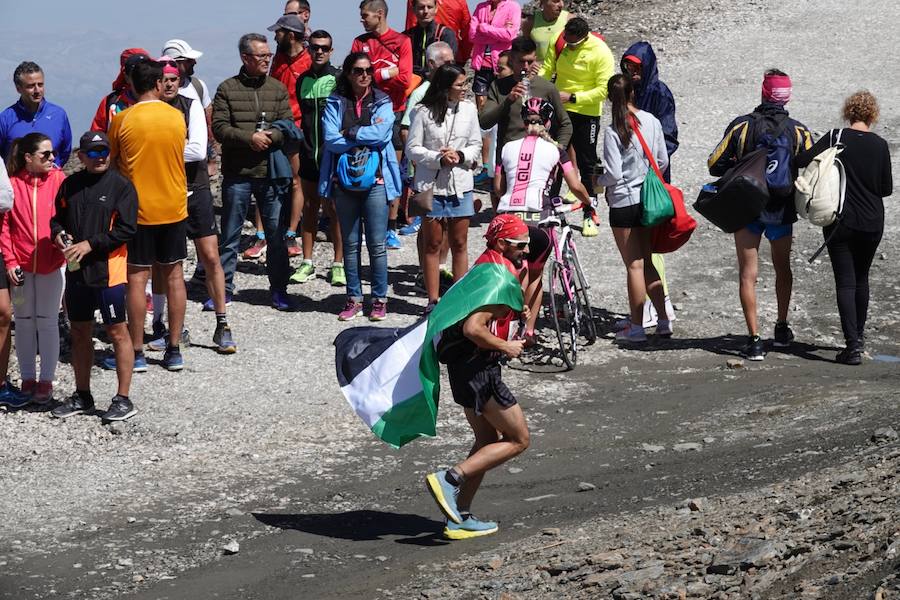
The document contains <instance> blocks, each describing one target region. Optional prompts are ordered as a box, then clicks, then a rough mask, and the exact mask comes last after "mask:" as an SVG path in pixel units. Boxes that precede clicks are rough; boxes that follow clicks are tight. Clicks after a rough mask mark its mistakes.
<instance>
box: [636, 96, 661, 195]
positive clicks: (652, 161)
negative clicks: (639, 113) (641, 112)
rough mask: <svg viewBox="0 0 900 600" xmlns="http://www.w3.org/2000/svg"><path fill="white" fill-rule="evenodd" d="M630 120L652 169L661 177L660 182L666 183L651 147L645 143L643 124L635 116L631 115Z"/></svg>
mask: <svg viewBox="0 0 900 600" xmlns="http://www.w3.org/2000/svg"><path fill="white" fill-rule="evenodd" d="M628 118H629V119H631V130H632V131H634V134H635V135H636V136H637V139H638V141H639V142H640V143H641V148H643V149H644V156H645V157H646V158H647V161H648V162H649V163H650V167H651V168H652V169H653V171H654V172H655V173H656V176H657V177H659V180H660V181H665V179H663V176H662V172H661V171H660V170H659V165H657V164H656V158H654V157H653V151H651V150H650V146H648V145H647V142H646V141H644V136H643V135H641V124H640V123H638V120H637V118H635V116H634V115H633V114H630V113H629V115H628Z"/></svg>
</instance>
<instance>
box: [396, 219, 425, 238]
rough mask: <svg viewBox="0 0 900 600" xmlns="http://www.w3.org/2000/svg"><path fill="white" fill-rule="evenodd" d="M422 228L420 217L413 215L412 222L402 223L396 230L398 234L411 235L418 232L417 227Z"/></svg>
mask: <svg viewBox="0 0 900 600" xmlns="http://www.w3.org/2000/svg"><path fill="white" fill-rule="evenodd" d="M421 228H422V217H414V218H413V220H412V223H410V224H409V225H404V226H403V227H401V228H400V231H399V232H398V233H399V234H400V235H413V234H416V233H418V232H419V229H421Z"/></svg>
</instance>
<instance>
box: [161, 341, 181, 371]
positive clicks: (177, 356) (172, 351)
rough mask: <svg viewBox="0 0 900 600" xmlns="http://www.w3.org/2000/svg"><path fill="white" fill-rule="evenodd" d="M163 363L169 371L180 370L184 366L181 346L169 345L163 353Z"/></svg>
mask: <svg viewBox="0 0 900 600" xmlns="http://www.w3.org/2000/svg"><path fill="white" fill-rule="evenodd" d="M162 365H163V367H165V368H166V370H168V371H180V370H182V369H183V368H184V357H183V356H181V348H179V347H178V346H168V347H167V348H166V353H165V354H163V359H162Z"/></svg>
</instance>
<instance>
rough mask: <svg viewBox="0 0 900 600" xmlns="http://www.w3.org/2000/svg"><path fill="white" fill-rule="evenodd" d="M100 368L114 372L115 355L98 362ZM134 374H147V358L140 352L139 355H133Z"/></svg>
mask: <svg viewBox="0 0 900 600" xmlns="http://www.w3.org/2000/svg"><path fill="white" fill-rule="evenodd" d="M100 366H101V367H102V368H103V369H105V370H107V371H115V370H116V355H115V354H113V355H112V356H107V357H106V358H104V359H103V360H102V361H100ZM132 371H133V372H135V373H146V372H147V358H146V357H145V356H144V353H143V352H141V353H139V354H135V355H134V368H133V369H132Z"/></svg>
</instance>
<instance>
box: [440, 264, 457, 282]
mask: <svg viewBox="0 0 900 600" xmlns="http://www.w3.org/2000/svg"><path fill="white" fill-rule="evenodd" d="M438 276H439V277H440V280H441V283H442V284H444V283H449V284H450V285H453V271H451V270H450V269H448V268H447V267H441V268H440V269H439V270H438Z"/></svg>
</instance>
